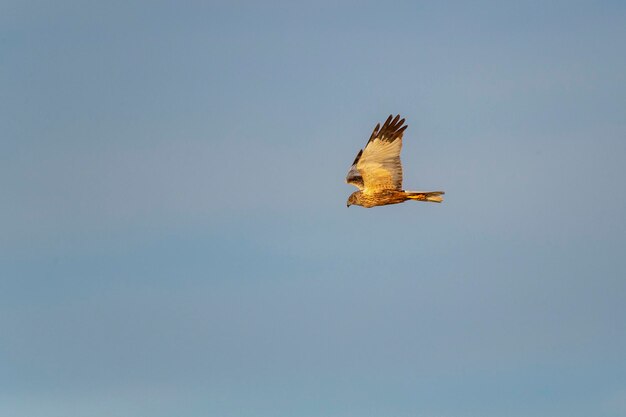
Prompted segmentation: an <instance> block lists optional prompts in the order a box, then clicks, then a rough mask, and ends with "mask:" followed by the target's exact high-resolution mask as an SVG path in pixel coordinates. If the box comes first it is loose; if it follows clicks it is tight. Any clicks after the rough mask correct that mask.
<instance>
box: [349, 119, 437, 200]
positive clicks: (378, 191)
mask: <svg viewBox="0 0 626 417" xmlns="http://www.w3.org/2000/svg"><path fill="white" fill-rule="evenodd" d="M392 117H393V116H391V115H389V117H388V118H387V120H386V121H385V123H383V126H382V127H381V126H380V123H379V124H377V125H376V127H375V128H374V131H373V132H372V135H371V136H370V139H369V140H368V141H367V144H366V145H365V148H364V149H361V150H360V151H359V153H358V154H357V156H356V158H355V159H354V162H353V163H352V166H351V167H350V171H348V175H347V177H346V182H347V183H348V184H352V185H354V186H356V187H357V188H358V189H359V191H355V192H354V193H352V194H351V195H350V197H348V202H347V206H348V207H350V206H351V205H358V206H363V207H367V208H370V207H376V206H384V205H387V204H398V203H402V202H404V201H407V200H418V201H431V202H434V203H441V202H442V201H443V198H442V197H441V196H442V195H443V194H444V192H443V191H404V190H403V189H402V164H401V162H400V151H401V150H402V135H403V133H404V131H405V130H406V128H407V127H408V126H407V125H404V119H402V120H400V115H397V116H396V117H395V118H393V119H392Z"/></svg>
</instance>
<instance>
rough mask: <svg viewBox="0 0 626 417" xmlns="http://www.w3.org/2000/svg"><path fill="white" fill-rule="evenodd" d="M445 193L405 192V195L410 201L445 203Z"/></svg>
mask: <svg viewBox="0 0 626 417" xmlns="http://www.w3.org/2000/svg"><path fill="white" fill-rule="evenodd" d="M444 194H445V193H444V192H443V191H405V195H406V196H407V198H408V199H409V200H419V201H431V202H433V203H441V202H442V201H443V197H441V196H442V195H444Z"/></svg>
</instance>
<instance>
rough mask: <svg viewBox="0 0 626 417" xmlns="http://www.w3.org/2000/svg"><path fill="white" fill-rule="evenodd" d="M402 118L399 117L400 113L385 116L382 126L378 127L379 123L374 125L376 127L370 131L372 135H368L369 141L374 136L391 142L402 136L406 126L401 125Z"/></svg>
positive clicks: (402, 122)
mask: <svg viewBox="0 0 626 417" xmlns="http://www.w3.org/2000/svg"><path fill="white" fill-rule="evenodd" d="M403 124H404V119H400V115H399V114H398V115H396V117H395V118H394V117H393V115H392V114H390V115H389V117H387V120H385V123H383V126H382V127H380V128H379V126H380V123H379V124H377V125H376V128H375V129H374V131H373V132H372V136H371V137H370V140H369V142H371V141H373V140H374V139H376V138H379V139H380V140H384V141H388V142H393V141H394V140H396V139H397V138H399V137H402V134H403V132H404V131H405V130H406V128H407V127H408V126H403Z"/></svg>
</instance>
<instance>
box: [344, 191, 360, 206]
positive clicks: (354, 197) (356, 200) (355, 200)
mask: <svg viewBox="0 0 626 417" xmlns="http://www.w3.org/2000/svg"><path fill="white" fill-rule="evenodd" d="M358 193H359V191H356V192H354V193H352V194H350V197H348V201H347V202H346V207H350V206H351V205H353V204H357V205H358V204H359V198H358V196H357V194H358Z"/></svg>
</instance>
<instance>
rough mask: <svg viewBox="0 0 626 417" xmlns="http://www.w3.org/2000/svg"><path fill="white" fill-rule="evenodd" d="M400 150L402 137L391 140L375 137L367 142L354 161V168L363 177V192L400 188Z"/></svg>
mask: <svg viewBox="0 0 626 417" xmlns="http://www.w3.org/2000/svg"><path fill="white" fill-rule="evenodd" d="M401 150H402V137H399V138H397V139H396V140H394V141H393V142H389V141H383V140H380V139H379V138H376V139H374V140H372V141H371V142H369V143H368V144H367V146H366V147H365V149H364V150H363V154H362V155H361V158H360V159H359V160H358V161H357V163H356V169H357V170H358V172H359V173H360V174H361V176H362V177H363V182H364V187H365V189H364V191H365V192H368V191H370V190H371V191H377V190H381V189H395V190H400V189H402V165H401V163H400V151H401Z"/></svg>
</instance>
